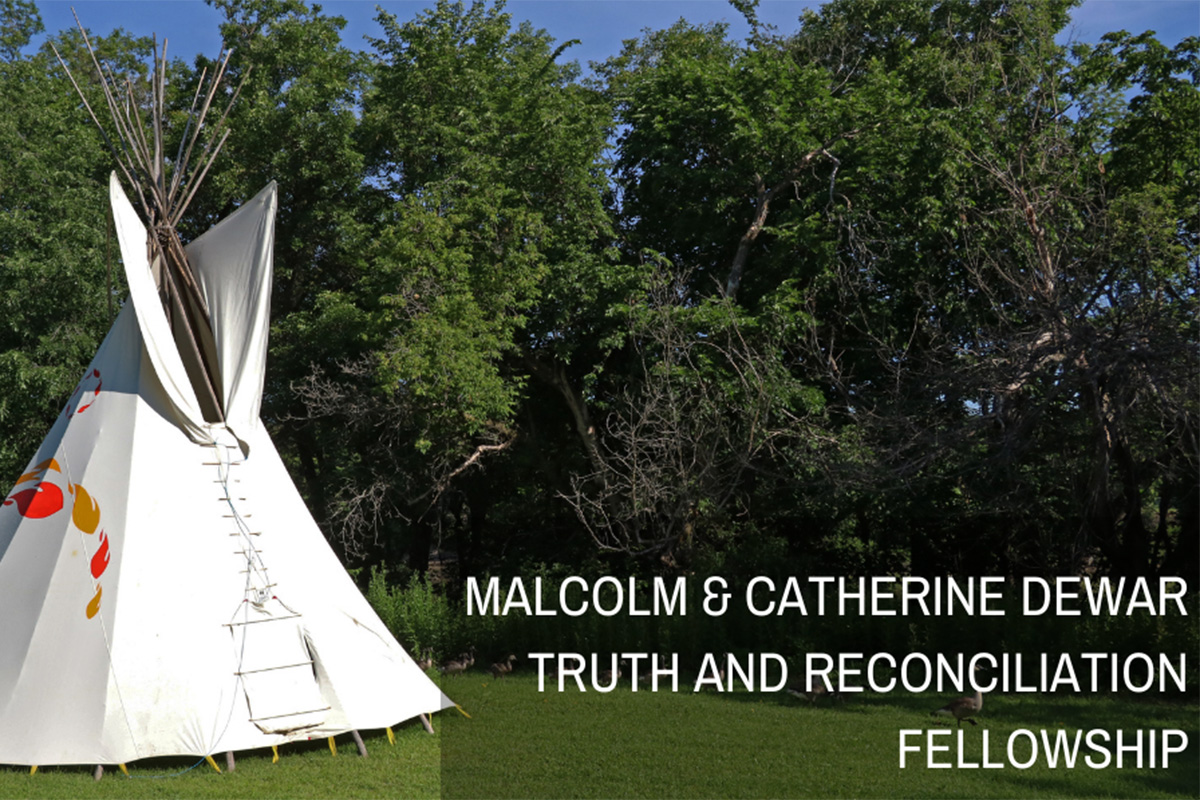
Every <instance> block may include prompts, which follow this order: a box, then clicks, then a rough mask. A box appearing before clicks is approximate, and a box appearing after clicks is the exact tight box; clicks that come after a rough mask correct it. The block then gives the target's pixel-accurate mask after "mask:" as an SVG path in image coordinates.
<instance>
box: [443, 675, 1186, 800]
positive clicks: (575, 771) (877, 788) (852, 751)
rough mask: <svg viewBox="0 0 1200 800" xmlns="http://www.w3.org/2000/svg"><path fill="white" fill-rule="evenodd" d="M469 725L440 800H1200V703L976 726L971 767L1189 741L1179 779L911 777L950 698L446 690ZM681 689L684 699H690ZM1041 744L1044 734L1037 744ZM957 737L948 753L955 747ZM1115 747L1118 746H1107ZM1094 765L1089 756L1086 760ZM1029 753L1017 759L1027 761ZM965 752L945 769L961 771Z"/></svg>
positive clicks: (1060, 711) (516, 679) (474, 678)
mask: <svg viewBox="0 0 1200 800" xmlns="http://www.w3.org/2000/svg"><path fill="white" fill-rule="evenodd" d="M443 687H444V689H445V691H446V692H447V693H448V694H450V695H451V696H452V697H454V699H455V700H456V701H458V702H459V703H460V704H461V705H462V706H463V707H464V708H465V709H466V710H467V711H468V712H470V714H471V717H472V718H471V719H465V718H463V717H462V716H461V715H458V714H453V715H450V716H446V718H445V720H444V724H443V727H442V728H441V739H442V764H443V771H442V791H443V796H445V797H448V798H474V797H489V798H490V797H496V798H506V797H514V798H516V797H598V798H604V797H664V798H665V797H678V798H701V797H704V798H707V797H822V798H823V797H887V798H893V797H905V798H921V797H929V798H944V797H969V798H976V797H979V798H984V797H996V798H1012V797H1022V798H1024V797H1089V798H1099V797H1121V798H1156V797H1186V798H1194V797H1198V796H1200V757H1198V752H1200V750H1198V746H1197V745H1198V741H1200V734H1198V732H1197V728H1198V727H1200V725H1198V723H1200V716H1198V713H1197V707H1196V705H1195V704H1188V705H1184V704H1178V703H1176V704H1169V703H1163V702H1155V701H1151V700H1135V699H1126V698H1109V697H1091V696H1089V697H1053V698H1044V697H1038V696H1033V695H1019V696H1018V695H1014V696H989V697H987V698H986V699H985V703H984V711H983V714H982V715H981V717H980V720H981V724H980V726H979V727H975V728H972V727H970V726H964V731H965V741H966V743H967V748H966V753H967V755H966V760H968V761H976V762H978V761H979V760H980V756H981V751H980V750H981V741H982V740H981V734H982V732H983V731H984V730H987V731H989V736H990V739H991V741H990V745H989V753H990V756H989V757H990V760H992V761H1002V760H1004V753H1005V745H1006V743H1007V739H1008V735H1009V733H1011V732H1012V731H1014V730H1016V729H1019V728H1028V729H1032V730H1034V731H1035V732H1036V731H1038V730H1040V729H1043V728H1044V729H1049V730H1050V731H1051V732H1052V733H1053V731H1055V730H1057V729H1060V728H1062V729H1065V730H1067V731H1068V732H1071V733H1072V735H1073V732H1074V731H1075V730H1076V729H1084V730H1087V729H1091V728H1105V729H1109V730H1114V731H1115V730H1116V729H1126V730H1131V729H1137V728H1143V729H1145V728H1180V729H1183V730H1185V731H1187V732H1188V740H1189V748H1188V751H1187V752H1185V753H1182V754H1178V755H1176V756H1175V757H1174V758H1173V759H1172V761H1171V766H1170V769H1168V770H1163V769H1155V770H1150V769H1141V770H1139V769H1132V768H1129V767H1128V766H1126V767H1125V768H1123V769H1119V770H1118V769H1117V768H1116V766H1115V762H1114V764H1113V765H1112V766H1110V767H1109V768H1107V769H1099V770H1096V769H1090V768H1088V767H1086V766H1083V764H1082V755H1081V760H1080V762H1078V763H1077V764H1076V768H1075V769H1065V768H1063V767H1061V766H1060V767H1059V768H1058V769H1050V768H1048V767H1047V766H1045V764H1044V762H1042V763H1039V764H1038V765H1035V766H1034V767H1032V768H1029V769H1017V768H1014V767H1012V766H1011V765H1009V766H1006V767H1005V768H1003V769H987V770H984V769H928V768H926V766H925V763H926V762H925V756H924V753H922V754H920V755H918V756H916V757H915V758H913V760H912V761H910V766H909V768H908V769H904V770H901V769H900V768H899V747H898V744H899V734H898V732H899V730H900V729H902V728H927V727H936V723H934V722H933V719H932V718H931V717H930V716H929V711H930V710H931V709H933V708H936V707H938V706H939V705H941V704H942V703H943V702H944V701H945V699H946V698H945V697H944V696H940V695H936V696H935V695H932V694H927V695H918V696H914V695H904V694H899V693H896V694H889V695H874V696H873V695H865V696H860V697H858V698H854V699H849V700H847V701H845V702H843V703H833V702H828V701H827V699H826V700H823V701H822V702H821V703H819V704H818V705H816V706H810V705H809V704H807V703H806V702H805V701H803V700H799V699H796V698H794V697H792V696H790V695H787V694H785V693H780V694H765V695H760V694H750V693H746V692H738V693H733V694H728V695H721V694H717V693H715V692H704V693H701V694H690V693H685V692H681V693H679V694H671V693H650V692H648V691H644V690H639V691H638V692H636V693H634V692H632V691H630V689H629V688H628V685H627V684H626V685H625V686H624V687H623V688H621V689H618V690H617V691H615V692H613V693H611V694H599V693H597V692H588V693H586V694H581V693H579V692H578V691H577V690H570V691H568V692H565V693H563V694H559V693H558V692H557V691H553V692H547V693H545V694H538V692H537V682H536V679H535V678H534V677H532V676H531V675H528V674H526V675H521V674H519V673H518V674H514V675H512V676H508V677H505V678H503V679H501V680H493V679H491V678H490V676H485V675H482V674H467V675H465V676H462V677H459V678H453V679H448V680H446V681H444V682H443ZM682 688H683V687H682V684H681V689H682ZM1039 735H1040V734H1039ZM953 736H954V735H953V734H952V735H951V737H947V738H946V740H945V741H946V743H949V741H951V740H952V739H953ZM1110 747H1111V745H1110ZM1086 752H1088V751H1086V750H1085V751H1084V753H1086ZM1027 753H1028V749H1027V747H1026V748H1024V749H1021V748H1019V749H1018V750H1017V754H1018V758H1020V759H1021V760H1024V758H1025V756H1026V755H1027ZM955 755H956V751H955V750H951V751H949V753H948V754H942V755H940V756H939V759H940V760H945V761H952V760H953V759H954V758H955Z"/></svg>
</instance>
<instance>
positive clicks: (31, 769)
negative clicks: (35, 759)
mask: <svg viewBox="0 0 1200 800" xmlns="http://www.w3.org/2000/svg"><path fill="white" fill-rule="evenodd" d="M29 774H30V775H37V764H34V765H33V766H32V767H30V768H29Z"/></svg>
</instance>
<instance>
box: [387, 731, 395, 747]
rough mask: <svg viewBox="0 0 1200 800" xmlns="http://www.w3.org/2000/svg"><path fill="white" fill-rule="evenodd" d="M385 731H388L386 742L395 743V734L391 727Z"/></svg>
mask: <svg viewBox="0 0 1200 800" xmlns="http://www.w3.org/2000/svg"><path fill="white" fill-rule="evenodd" d="M387 732H388V744H395V743H396V734H394V733H392V729H391V728H388V729H387Z"/></svg>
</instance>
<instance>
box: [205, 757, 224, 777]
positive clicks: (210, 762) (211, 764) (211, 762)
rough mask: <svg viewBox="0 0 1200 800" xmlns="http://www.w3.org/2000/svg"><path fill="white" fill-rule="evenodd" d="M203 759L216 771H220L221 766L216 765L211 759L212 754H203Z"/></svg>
mask: <svg viewBox="0 0 1200 800" xmlns="http://www.w3.org/2000/svg"><path fill="white" fill-rule="evenodd" d="M204 760H205V761H207V762H208V765H209V766H210V767H212V768H213V769H215V770H216V771H217V772H218V773H220V772H221V768H220V767H218V766H217V762H216V761H214V760H213V757H212V756H205V757H204Z"/></svg>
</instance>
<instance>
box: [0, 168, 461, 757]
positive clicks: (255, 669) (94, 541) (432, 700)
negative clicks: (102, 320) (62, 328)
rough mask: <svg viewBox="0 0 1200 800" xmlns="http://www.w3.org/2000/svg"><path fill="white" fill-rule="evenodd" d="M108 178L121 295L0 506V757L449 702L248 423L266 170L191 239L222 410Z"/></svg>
mask: <svg viewBox="0 0 1200 800" xmlns="http://www.w3.org/2000/svg"><path fill="white" fill-rule="evenodd" d="M110 194H111V198H112V203H113V215H114V218H115V221H116V226H117V231H118V237H119V240H120V245H121V253H122V256H123V259H124V262H125V270H126V274H127V277H128V281H129V287H130V301H129V302H127V303H126V304H125V307H124V308H123V310H122V311H121V313H120V314H119V316H118V317H117V320H116V322H115V323H114V324H113V327H112V330H111V331H110V332H109V334H108V336H107V338H105V340H104V343H103V344H102V345H101V346H100V350H99V352H98V353H97V354H96V357H95V359H94V360H93V362H92V364H91V366H89V367H88V370H87V372H86V374H85V376H84V378H83V380H82V381H81V382H80V384H79V387H78V388H77V390H76V392H75V393H74V395H73V396H72V397H71V399H70V401H69V402H68V404H67V407H66V408H65V409H64V411H63V413H62V415H61V416H60V417H59V419H58V421H57V422H56V423H55V425H54V426H53V428H52V429H51V431H50V433H49V435H48V436H47V437H46V440H45V442H44V443H43V444H42V447H41V448H40V449H39V450H38V453H37V455H36V456H35V457H34V458H33V460H32V461H31V463H30V466H29V468H28V469H27V470H26V472H25V474H23V475H21V476H20V478H19V479H18V481H17V483H16V485H15V487H14V488H13V489H12V491H11V493H10V494H9V495H8V497H7V498H6V499H5V500H4V503H3V506H0V609H2V610H3V613H2V614H0V763H6V764H27V765H35V764H36V765H50V764H113V763H125V762H128V761H131V760H134V759H139V758H146V757H150V756H164V755H197V756H203V755H211V754H213V753H217V752H223V751H232V750H242V749H249V748H257V747H265V746H269V745H274V744H280V743H283V742H286V741H291V740H296V739H305V738H310V737H315V736H329V735H334V734H337V733H342V732H345V731H349V730H354V729H371V728H382V727H386V726H390V725H394V724H396V723H397V722H399V721H401V720H404V719H409V718H412V717H415V716H417V715H418V714H421V713H426V712H431V711H436V710H440V709H443V708H447V707H449V706H450V705H452V703H451V701H450V700H449V699H448V698H446V696H445V695H443V694H442V693H441V691H439V690H438V688H437V687H436V686H435V685H434V684H433V683H432V682H431V681H430V680H429V679H428V678H427V677H426V676H425V674H424V673H423V672H422V671H421V670H420V669H419V668H418V667H417V666H416V664H415V663H414V662H413V660H412V659H411V658H410V657H409V655H408V654H407V653H406V652H405V651H404V650H403V648H402V647H401V646H400V645H399V644H398V643H397V642H396V640H395V639H394V638H393V637H392V635H391V634H390V633H389V632H388V630H387V629H386V627H385V626H384V625H383V623H382V622H381V621H380V619H379V617H378V616H377V615H376V614H375V612H374V611H373V610H372V609H371V607H370V606H369V605H368V604H367V602H366V600H365V599H364V598H363V596H362V595H361V594H360V593H359V592H358V590H357V589H356V587H355V586H354V584H353V582H352V581H351V580H350V578H349V576H348V575H347V574H346V572H345V570H344V569H343V568H342V566H341V565H340V563H339V562H338V560H337V558H336V557H335V556H334V554H333V552H332V551H331V550H330V548H329V546H328V544H327V543H326V542H325V540H324V538H323V537H322V535H321V533H320V531H319V530H318V529H317V526H316V524H315V523H314V522H313V519H312V517H311V515H310V514H309V513H308V510H307V509H306V508H305V506H304V504H303V501H302V500H301V498H300V496H299V494H298V493H297V491H296V489H295V486H294V485H293V484H292V482H291V479H290V478H289V476H288V474H287V472H286V471H285V469H284V466H283V464H282V462H281V461H280V459H279V456H278V454H277V452H276V450H275V447H274V446H273V444H272V443H271V440H270V438H269V436H268V435H267V432H266V430H265V429H264V427H263V425H262V423H261V421H260V420H259V416H258V414H259V403H260V399H261V394H262V385H263V367H264V362H265V356H266V342H267V330H268V316H269V314H268V312H269V302H270V287H271V253H272V237H273V221H274V214H275V202H276V200H275V195H276V193H275V186H274V184H272V185H271V186H269V187H267V188H266V189H264V190H263V191H262V192H261V193H260V194H259V195H258V196H257V197H255V198H254V199H253V200H251V201H250V202H248V203H246V204H245V205H244V206H242V207H241V208H240V209H239V210H238V211H237V212H236V213H234V214H233V215H232V216H230V217H228V218H227V219H225V220H224V221H223V222H221V223H220V224H218V225H217V226H216V227H214V228H213V229H212V230H210V231H209V232H208V233H206V234H205V235H203V236H202V237H200V238H199V239H197V240H196V241H194V242H192V243H191V244H190V245H189V246H188V248H187V255H188V260H189V261H190V262H191V265H192V269H193V270H194V272H195V274H196V278H197V281H198V283H199V284H200V286H201V289H202V293H203V296H204V299H205V301H206V302H207V305H208V315H209V318H210V320H211V323H212V341H211V342H209V343H208V345H207V346H209V347H211V348H212V350H213V351H214V352H215V358H216V364H217V373H218V375H219V379H220V386H219V387H218V388H219V391H220V393H221V398H220V399H221V401H222V405H223V408H224V422H221V423H210V422H206V421H205V418H204V415H203V414H202V413H201V411H200V408H199V404H198V402H197V398H196V394H195V392H194V391H193V389H192V384H191V382H190V381H189V378H188V375H187V373H186V371H185V369H184V365H183V362H182V360H181V357H180V353H179V352H178V350H177V347H176V342H175V339H174V335H173V333H172V330H171V328H170V326H169V323H168V321H167V316H166V313H165V312H164V309H163V306H162V304H161V303H160V301H159V296H158V293H157V289H156V286H155V282H154V278H153V276H152V274H151V268H150V264H149V263H148V258H147V239H146V230H145V228H144V227H143V226H142V224H141V222H140V221H139V219H138V217H137V215H136V213H135V212H134V210H133V208H132V206H131V205H130V203H129V201H128V200H127V199H126V197H125V195H124V193H123V192H122V190H121V188H120V185H119V184H118V182H117V180H116V176H115V175H114V176H113V178H112V181H111V187H110Z"/></svg>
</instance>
